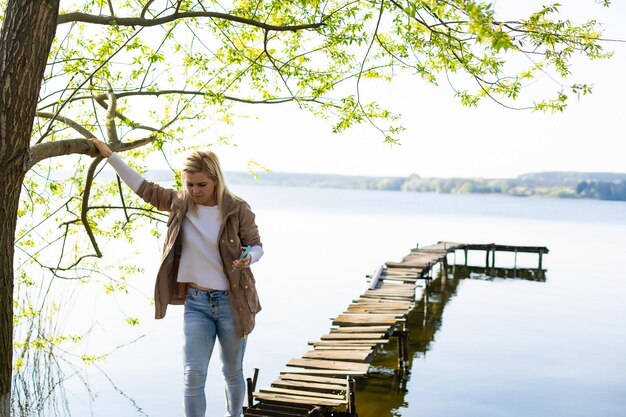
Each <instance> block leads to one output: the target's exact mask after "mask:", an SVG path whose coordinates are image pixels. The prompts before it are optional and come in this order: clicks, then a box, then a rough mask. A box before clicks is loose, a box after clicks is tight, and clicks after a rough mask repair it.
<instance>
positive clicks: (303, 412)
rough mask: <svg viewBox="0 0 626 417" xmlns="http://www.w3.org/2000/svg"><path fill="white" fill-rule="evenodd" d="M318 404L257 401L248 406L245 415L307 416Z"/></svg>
mask: <svg viewBox="0 0 626 417" xmlns="http://www.w3.org/2000/svg"><path fill="white" fill-rule="evenodd" d="M316 408H319V406H316V405H312V404H293V403H291V404H288V405H287V404H277V403H258V404H256V405H255V406H254V407H252V408H250V407H248V408H247V409H246V412H245V414H244V415H245V417H309V416H310V413H311V411H312V410H313V409H316Z"/></svg>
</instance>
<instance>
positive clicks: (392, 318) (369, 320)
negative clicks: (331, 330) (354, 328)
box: [333, 314, 397, 325]
mask: <svg viewBox="0 0 626 417" xmlns="http://www.w3.org/2000/svg"><path fill="white" fill-rule="evenodd" d="M396 321H397V316H396V315H395V314H341V315H339V317H337V318H336V319H334V320H333V324H334V325H337V324H348V323H353V324H372V325H382V324H389V325H392V324H395V323H396Z"/></svg>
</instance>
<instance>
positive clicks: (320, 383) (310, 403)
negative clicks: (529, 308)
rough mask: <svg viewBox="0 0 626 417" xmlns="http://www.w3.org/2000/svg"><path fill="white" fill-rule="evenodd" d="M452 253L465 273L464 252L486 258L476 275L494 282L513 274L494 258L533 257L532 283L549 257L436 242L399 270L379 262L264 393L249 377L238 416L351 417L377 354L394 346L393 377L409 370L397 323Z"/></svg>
mask: <svg viewBox="0 0 626 417" xmlns="http://www.w3.org/2000/svg"><path fill="white" fill-rule="evenodd" d="M458 250H461V251H464V254H465V257H464V265H467V259H468V258H467V253H468V251H470V250H474V251H475V250H479V251H485V252H486V261H485V267H484V269H483V270H488V271H494V272H496V271H499V272H500V274H499V275H501V274H507V273H508V272H502V271H514V270H515V268H513V269H511V268H496V267H495V254H496V252H514V253H515V254H517V253H524V252H526V253H537V254H539V262H538V270H537V273H536V274H535V275H533V277H535V276H536V277H542V276H543V269H542V256H543V254H547V253H548V249H547V248H545V247H529V246H506V245H496V244H464V243H453V242H439V243H437V244H435V245H431V246H427V247H422V248H415V249H412V250H411V252H410V253H409V254H408V255H406V256H405V257H404V258H403V259H402V261H400V262H386V263H385V265H381V266H380V267H379V268H378V269H377V271H376V272H375V273H374V274H373V275H372V276H370V277H368V278H370V281H369V285H368V286H367V288H366V290H365V292H364V293H363V294H361V296H359V297H358V298H357V299H355V300H353V301H352V302H351V303H350V304H349V306H348V307H347V309H346V311H344V312H343V313H342V314H340V315H339V316H337V317H335V318H334V319H333V320H332V327H331V329H330V331H329V332H328V333H327V334H324V335H322V336H321V337H320V338H319V340H316V341H310V342H309V345H310V346H311V349H310V350H309V351H307V352H305V353H304V354H303V355H302V356H301V357H299V358H294V359H291V360H290V361H289V362H287V369H286V370H284V371H282V372H281V373H280V376H279V377H278V378H277V379H276V380H275V381H274V382H272V383H271V386H270V387H266V388H261V389H258V390H257V389H256V380H257V376H258V370H255V374H254V377H253V378H248V380H247V383H248V406H247V407H246V408H245V413H244V415H245V416H246V417H304V416H311V417H313V416H319V417H321V416H327V415H331V414H332V416H351V417H356V416H357V412H356V401H355V378H363V377H366V376H367V374H368V372H369V371H370V364H371V362H372V360H373V359H374V357H375V355H376V353H377V351H378V350H379V349H381V348H382V347H384V346H386V345H387V344H389V343H392V340H393V338H395V339H396V342H397V346H398V348H397V351H398V369H399V371H400V372H405V371H407V370H408V364H409V353H408V337H407V336H408V332H407V331H406V330H405V326H404V322H405V320H406V318H407V316H408V313H409V311H411V309H412V308H413V307H414V304H415V300H416V291H417V289H422V290H424V291H428V285H429V282H430V280H431V279H432V277H433V269H434V268H435V267H436V266H437V265H441V268H442V270H444V271H447V267H448V254H449V253H454V254H456V251H458ZM490 255H491V262H490V259H489V258H490ZM454 258H455V259H456V256H455V257H454ZM515 261H517V257H516V258H515ZM525 270H528V268H526V269H525ZM495 276H498V275H495ZM255 399H256V400H257V403H254V400H255Z"/></svg>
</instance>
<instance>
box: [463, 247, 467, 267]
mask: <svg viewBox="0 0 626 417" xmlns="http://www.w3.org/2000/svg"><path fill="white" fill-rule="evenodd" d="M463 252H465V266H467V252H468V251H467V249H463Z"/></svg>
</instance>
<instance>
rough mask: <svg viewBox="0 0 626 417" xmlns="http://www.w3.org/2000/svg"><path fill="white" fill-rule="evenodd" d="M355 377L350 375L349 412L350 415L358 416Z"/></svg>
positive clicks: (351, 416)
mask: <svg viewBox="0 0 626 417" xmlns="http://www.w3.org/2000/svg"><path fill="white" fill-rule="evenodd" d="M354 391H355V387H354V378H353V377H352V376H351V375H348V414H350V417H358V415H357V413H356V398H355V396H354Z"/></svg>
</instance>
